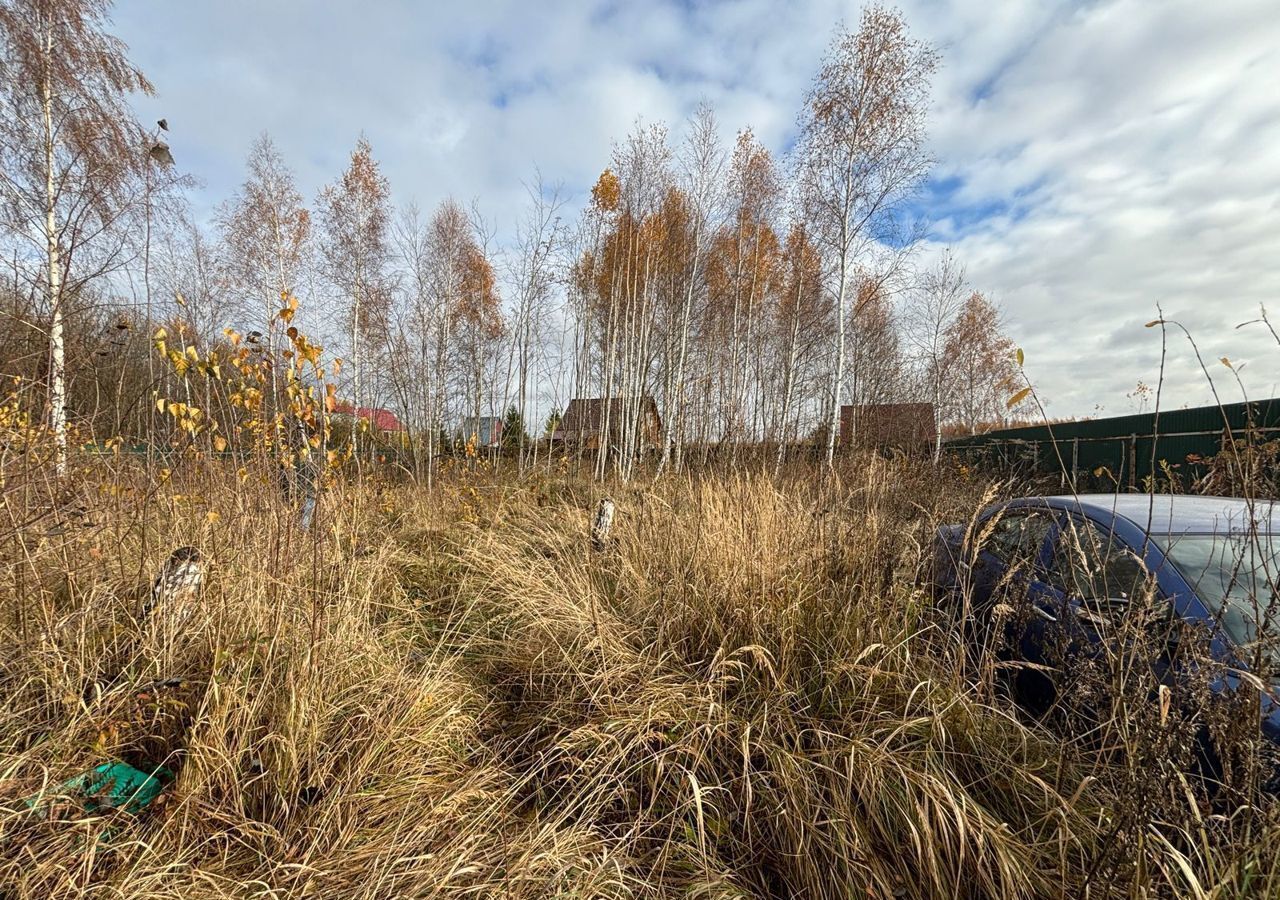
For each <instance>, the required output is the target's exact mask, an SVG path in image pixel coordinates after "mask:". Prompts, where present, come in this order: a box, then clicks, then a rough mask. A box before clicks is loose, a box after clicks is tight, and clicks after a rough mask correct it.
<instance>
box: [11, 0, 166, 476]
mask: <svg viewBox="0 0 1280 900" xmlns="http://www.w3.org/2000/svg"><path fill="white" fill-rule="evenodd" d="M110 12H111V3H110V2H109V0H3V2H0V215H2V216H3V221H4V224H5V226H6V227H7V230H8V231H9V233H10V235H11V236H13V237H14V238H15V239H16V240H17V242H18V243H20V244H23V245H24V247H25V250H24V255H25V256H26V258H27V259H28V260H29V261H30V262H31V263H33V265H31V266H30V268H29V269H28V270H27V271H29V272H30V273H31V280H32V281H33V282H36V283H38V284H39V288H40V290H39V293H40V294H42V295H43V296H44V299H45V314H46V315H47V320H48V339H49V340H48V345H49V366H48V371H49V381H48V384H49V390H48V396H49V426H50V429H51V430H52V432H53V434H54V439H55V443H56V454H55V468H56V470H57V472H58V474H59V475H62V474H64V473H65V472H66V466H67V383H66V378H67V373H66V335H65V333H64V328H65V323H66V317H67V303H68V302H69V300H71V299H72V298H74V297H75V296H76V295H77V294H78V293H79V291H80V289H81V288H82V287H83V286H84V285H85V284H86V283H87V282H88V281H89V280H91V279H92V278H94V277H96V276H98V275H101V274H102V273H103V272H105V271H107V270H109V269H111V268H113V267H115V266H117V265H119V264H120V263H121V261H122V259H123V258H124V257H125V255H126V252H125V248H126V238H127V235H126V233H125V231H124V229H123V228H122V226H123V224H124V220H125V218H126V216H127V215H128V214H129V213H130V212H133V211H136V209H137V207H138V205H139V204H140V202H141V201H142V199H143V198H144V196H145V194H146V186H147V185H146V176H145V172H146V170H145V168H144V167H145V166H147V165H148V160H149V152H148V151H149V150H150V146H149V144H148V140H147V135H146V133H145V132H144V131H143V129H142V128H141V126H139V124H138V123H137V121H136V120H135V118H134V116H133V112H132V110H131V109H130V107H129V104H128V102H127V97H128V95H129V94H130V93H133V92H139V93H144V94H150V93H151V92H152V87H151V83H150V82H149V81H148V80H147V79H146V77H145V76H144V75H143V74H142V72H141V70H139V69H138V68H137V67H136V66H134V65H133V64H132V63H131V62H129V59H128V57H127V55H126V53H127V48H126V47H125V45H124V44H123V43H122V42H121V41H120V40H119V39H118V38H116V37H114V36H113V35H111V34H109V33H108V31H107V29H108V28H109V26H110ZM37 260H38V264H37V263H36V261H37Z"/></svg>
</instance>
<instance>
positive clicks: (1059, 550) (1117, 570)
mask: <svg viewBox="0 0 1280 900" xmlns="http://www.w3.org/2000/svg"><path fill="white" fill-rule="evenodd" d="M1148 580H1149V579H1148V575H1147V571H1146V568H1145V567H1144V566H1143V564H1142V562H1141V560H1139V559H1138V557H1137V556H1136V555H1134V553H1133V552H1132V551H1131V550H1129V548H1128V547H1126V546H1125V545H1124V544H1123V542H1121V541H1120V540H1119V539H1118V538H1117V537H1116V536H1115V535H1114V534H1113V533H1112V532H1111V530H1110V529H1106V528H1101V527H1099V526H1098V525H1097V524H1095V523H1093V522H1081V521H1079V520H1077V519H1074V518H1067V519H1066V520H1064V522H1063V524H1062V528H1061V529H1060V530H1059V531H1058V539H1057V541H1056V542H1055V544H1054V548H1053V557H1052V560H1051V562H1050V564H1049V582H1050V584H1052V585H1053V586H1054V587H1056V588H1058V589H1059V590H1061V591H1063V592H1065V593H1067V594H1069V595H1071V596H1073V597H1081V598H1086V599H1100V600H1102V599H1108V598H1111V599H1115V598H1120V597H1123V598H1126V599H1128V598H1132V597H1134V596H1137V595H1138V594H1140V593H1141V592H1142V591H1143V590H1144V589H1145V587H1146V585H1147V582H1148Z"/></svg>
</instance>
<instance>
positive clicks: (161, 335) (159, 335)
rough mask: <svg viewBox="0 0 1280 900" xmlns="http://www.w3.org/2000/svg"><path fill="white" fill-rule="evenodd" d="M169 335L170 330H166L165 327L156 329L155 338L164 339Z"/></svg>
mask: <svg viewBox="0 0 1280 900" xmlns="http://www.w3.org/2000/svg"><path fill="white" fill-rule="evenodd" d="M168 336H169V332H167V331H165V330H164V329H163V328H157V329H156V333H155V339H156V340H157V341H163V340H164V339H165V338H167V337H168Z"/></svg>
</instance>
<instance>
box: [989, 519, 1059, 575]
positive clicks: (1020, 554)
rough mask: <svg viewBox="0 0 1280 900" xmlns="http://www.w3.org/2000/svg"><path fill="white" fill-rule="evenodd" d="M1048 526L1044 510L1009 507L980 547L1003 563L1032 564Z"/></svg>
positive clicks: (1035, 559) (1048, 522)
mask: <svg viewBox="0 0 1280 900" xmlns="http://www.w3.org/2000/svg"><path fill="white" fill-rule="evenodd" d="M1052 527H1053V520H1052V519H1051V518H1050V517H1049V516H1048V515H1047V514H1045V513H1042V512H1036V511H1023V510H1010V511H1008V512H1006V513H1004V515H1002V516H1001V517H1000V519H999V521H997V522H996V524H995V527H994V528H992V529H991V534H990V536H988V538H987V541H986V543H985V544H984V545H983V548H984V549H985V550H987V551H988V552H989V553H992V554H994V555H995V556H997V557H999V558H1000V559H1001V560H1003V561H1004V562H1006V563H1021V564H1027V565H1030V564H1034V563H1035V562H1036V561H1037V559H1038V558H1039V556H1040V549H1041V548H1042V547H1043V546H1044V542H1045V538H1047V537H1048V536H1049V530H1050V529H1051V528H1052Z"/></svg>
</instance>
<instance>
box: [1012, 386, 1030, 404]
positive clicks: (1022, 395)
mask: <svg viewBox="0 0 1280 900" xmlns="http://www.w3.org/2000/svg"><path fill="white" fill-rule="evenodd" d="M1030 393H1031V388H1029V387H1024V388H1023V389H1022V390H1020V391H1018V393H1016V394H1014V395H1013V396H1012V397H1010V398H1009V402H1008V404H1007V407H1008V408H1009V409H1013V408H1014V407H1015V406H1017V405H1018V404H1019V403H1021V402H1022V401H1023V400H1026V399H1027V396H1028V395H1029V394H1030Z"/></svg>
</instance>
